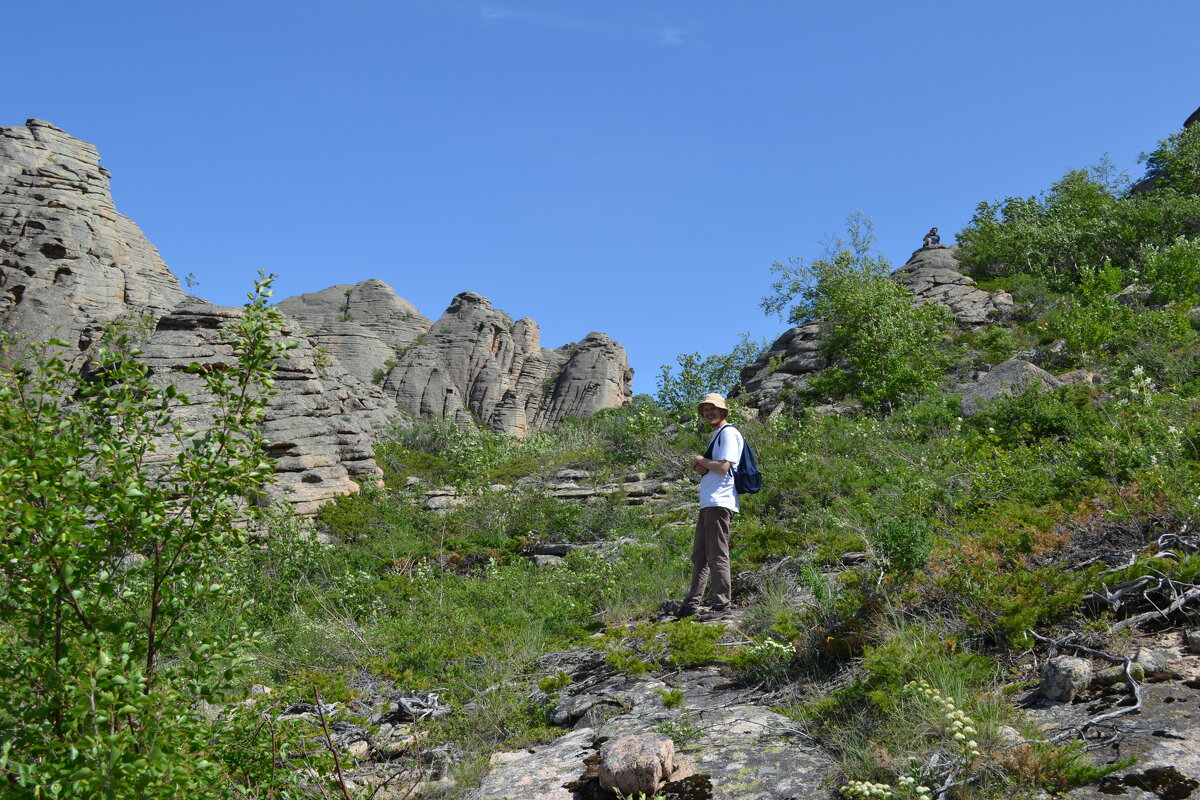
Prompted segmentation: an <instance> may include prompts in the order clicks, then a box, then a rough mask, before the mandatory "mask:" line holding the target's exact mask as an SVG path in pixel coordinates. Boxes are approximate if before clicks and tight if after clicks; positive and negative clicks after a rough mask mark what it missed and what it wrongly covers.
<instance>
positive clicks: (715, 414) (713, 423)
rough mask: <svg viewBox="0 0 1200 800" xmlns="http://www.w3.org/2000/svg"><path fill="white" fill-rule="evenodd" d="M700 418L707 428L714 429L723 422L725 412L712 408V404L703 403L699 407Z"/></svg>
mask: <svg viewBox="0 0 1200 800" xmlns="http://www.w3.org/2000/svg"><path fill="white" fill-rule="evenodd" d="M700 416H701V417H703V418H704V421H705V422H707V423H708V424H709V427H712V428H715V427H717V426H718V425H720V424H721V423H722V422H724V421H725V412H724V411H722V410H721V409H719V408H717V407H716V406H714V405H713V404H712V403H704V404H702V405H701V406H700Z"/></svg>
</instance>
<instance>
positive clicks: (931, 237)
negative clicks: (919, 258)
mask: <svg viewBox="0 0 1200 800" xmlns="http://www.w3.org/2000/svg"><path fill="white" fill-rule="evenodd" d="M941 243H942V237H941V236H938V232H937V228H930V229H929V233H927V234H925V239H924V241H923V242H922V243H921V246H922V247H931V246H933V245H935V244H941Z"/></svg>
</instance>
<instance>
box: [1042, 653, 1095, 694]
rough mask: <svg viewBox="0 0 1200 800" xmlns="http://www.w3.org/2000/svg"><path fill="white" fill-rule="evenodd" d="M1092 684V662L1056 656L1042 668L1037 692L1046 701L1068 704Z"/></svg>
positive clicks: (1072, 657)
mask: <svg viewBox="0 0 1200 800" xmlns="http://www.w3.org/2000/svg"><path fill="white" fill-rule="evenodd" d="M1091 682H1092V662H1090V661H1088V660H1087V659H1086V658H1076V657H1075V656H1058V657H1056V658H1052V659H1050V660H1049V661H1047V662H1046V665H1045V666H1044V667H1043V668H1042V683H1041V686H1040V687H1039V691H1040V692H1041V694H1042V697H1045V698H1046V699H1047V700H1061V701H1063V702H1068V703H1069V702H1070V701H1071V700H1074V699H1075V697H1076V695H1078V694H1079V693H1080V692H1082V691H1083V690H1084V689H1086V688H1087V686H1088V684H1089V683H1091Z"/></svg>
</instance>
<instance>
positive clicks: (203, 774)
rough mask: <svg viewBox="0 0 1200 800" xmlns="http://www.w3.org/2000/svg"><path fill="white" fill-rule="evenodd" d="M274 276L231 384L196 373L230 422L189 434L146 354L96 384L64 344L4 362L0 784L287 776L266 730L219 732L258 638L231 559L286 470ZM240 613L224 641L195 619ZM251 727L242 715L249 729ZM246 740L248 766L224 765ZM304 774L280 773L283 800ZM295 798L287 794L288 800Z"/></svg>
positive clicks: (100, 792)
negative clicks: (232, 744) (277, 404)
mask: <svg viewBox="0 0 1200 800" xmlns="http://www.w3.org/2000/svg"><path fill="white" fill-rule="evenodd" d="M269 295H270V290H269V279H266V278H264V279H262V280H260V281H259V282H258V283H257V284H256V286H255V291H254V293H253V294H252V295H251V300H250V303H249V304H248V305H247V306H246V308H245V310H244V312H243V315H242V317H241V318H240V319H239V320H238V321H236V322H234V323H231V324H230V325H228V326H227V327H226V328H225V331H226V333H227V335H228V336H229V337H230V340H231V341H232V343H233V346H234V350H235V352H236V354H237V361H236V363H234V364H232V365H230V368H229V369H227V370H226V369H218V368H201V367H198V366H196V365H192V368H191V369H192V371H193V372H196V373H198V374H199V375H200V376H201V377H202V379H203V381H204V384H205V389H206V390H207V392H209V393H211V395H212V396H213V397H214V398H215V403H214V404H213V406H212V407H213V408H214V409H215V413H216V419H215V421H214V424H213V426H212V427H211V428H210V429H208V430H206V431H204V432H197V431H193V430H184V429H183V428H182V426H181V425H180V423H179V421H178V417H177V416H176V415H174V414H173V411H172V409H173V408H174V407H176V406H178V405H181V404H185V403H186V402H187V401H186V398H184V397H182V396H181V395H180V394H179V393H177V392H176V390H175V388H174V387H173V386H166V387H162V386H159V385H157V384H156V383H154V382H152V381H151V379H150V377H149V375H148V374H147V370H146V367H145V366H144V365H142V364H140V363H138V362H137V361H136V360H134V358H133V356H134V355H136V352H137V351H136V349H135V348H133V347H132V346H131V345H130V344H129V342H128V341H126V340H118V341H116V342H115V343H114V344H113V346H111V347H107V348H101V349H100V350H99V351H98V352H97V353H96V354H95V357H94V362H93V363H92V364H91V366H90V368H89V370H88V371H87V373H86V375H85V374H80V373H76V372H71V371H70V370H68V368H67V364H66V363H65V361H64V360H63V357H62V356H61V355H59V353H58V351H56V350H55V349H54V348H55V347H56V346H57V347H65V345H63V344H62V343H61V342H59V343H51V345H50V347H49V349H48V350H47V352H46V353H45V355H44V356H43V357H42V358H41V360H39V361H37V362H36V363H27V364H20V363H16V362H14V361H12V360H10V358H9V356H8V353H7V352H6V353H5V357H4V359H3V363H2V364H0V431H3V436H2V437H0V529H3V530H4V531H5V535H4V537H3V539H0V606H2V607H3V609H4V621H3V623H0V661H2V662H3V663H4V664H5V665H6V668H5V670H4V671H3V672H2V673H0V692H3V695H4V697H5V701H4V703H3V706H2V707H0V738H2V739H3V740H4V745H3V749H2V750H0V775H2V776H3V780H4V781H6V783H7V785H8V786H9V788H10V790H18V791H20V792H21V793H22V795H23V796H42V797H48V796H56V795H59V796H72V797H112V798H117V797H128V798H149V797H162V798H177V797H181V796H185V795H186V796H189V797H197V798H201V797H213V798H218V797H219V798H224V797H227V796H229V794H230V793H232V792H233V788H232V787H233V785H235V784H238V785H241V786H244V787H245V786H249V787H254V786H257V785H259V783H260V782H261V781H264V780H267V777H266V776H267V775H269V774H270V773H272V772H273V771H274V757H275V750H276V749H277V747H278V741H277V740H275V739H274V738H273V737H269V736H266V735H259V736H255V735H254V734H253V730H261V726H259V728H258V729H254V727H253V722H252V721H247V720H244V719H243V720H242V721H241V722H238V721H237V719H233V720H232V721H231V720H228V719H227V720H226V721H225V722H223V723H220V725H214V724H213V723H210V722H209V720H207V719H206V718H205V717H204V716H203V715H202V714H201V713H200V711H199V708H198V703H199V701H200V700H219V699H221V698H222V696H223V694H224V693H225V692H227V691H229V690H230V688H231V687H232V685H233V682H234V680H235V679H236V677H237V674H238V672H239V671H240V669H241V668H242V667H244V666H245V665H246V663H247V660H248V651H249V647H250V645H251V644H252V643H253V642H254V640H255V638H256V637H255V634H254V633H253V632H252V631H251V630H250V628H249V626H248V624H247V620H246V616H245V613H244V612H245V610H246V609H245V606H244V605H243V603H242V602H241V599H240V598H239V597H238V596H237V594H236V593H235V591H234V590H233V588H232V586H231V583H232V577H233V576H232V574H231V571H230V569H229V567H228V563H229V561H230V559H231V557H232V556H233V554H235V553H237V552H238V551H239V549H241V547H242V545H243V533H242V526H243V523H244V522H245V521H246V519H247V517H248V516H249V517H252V516H254V514H255V513H256V512H255V508H256V506H255V503H254V500H255V499H256V498H257V497H259V496H260V493H261V491H262V488H263V486H264V484H265V482H266V481H267V480H268V479H269V478H270V476H271V475H272V465H271V464H270V462H268V461H267V460H266V459H265V458H264V456H263V450H264V448H263V441H262V435H261V433H260V430H259V427H258V424H257V423H258V422H259V420H260V419H261V418H262V410H263V406H264V404H265V402H266V399H267V397H268V396H269V395H270V394H271V391H272V389H271V375H272V363H273V361H274V359H276V358H277V357H279V356H280V355H281V354H282V350H283V349H284V347H283V345H282V344H281V343H280V341H279V340H278V338H277V333H276V331H277V326H278V324H279V315H278V312H277V311H274V310H273V309H271V308H269V307H268V306H267V298H268V297H269ZM200 607H204V608H206V609H207V610H208V611H209V612H210V613H211V612H213V611H214V610H215V609H220V610H221V611H223V616H224V624H223V626H222V627H221V628H219V629H216V630H213V629H205V628H203V627H201V626H198V625H196V624H195V616H194V613H193V610H194V609H196V608H200ZM238 719H240V718H238ZM225 736H234V737H236V738H237V739H238V740H239V742H240V745H239V749H240V750H241V754H240V755H239V756H238V759H237V760H236V761H233V760H225V761H223V760H222V754H223V753H228V752H230V751H229V750H227V749H224V745H225V744H227V743H228V740H227V739H225V738H223V737H225ZM286 782H287V776H280V777H279V783H280V785H279V786H276V787H272V790H274V789H280V790H281V791H285V792H286V787H284V786H283V784H284V783H286ZM280 796H282V795H280Z"/></svg>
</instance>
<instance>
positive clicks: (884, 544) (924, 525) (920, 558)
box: [868, 514, 933, 580]
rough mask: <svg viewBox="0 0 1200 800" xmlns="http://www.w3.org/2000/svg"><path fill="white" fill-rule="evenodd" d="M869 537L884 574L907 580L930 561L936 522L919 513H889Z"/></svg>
mask: <svg viewBox="0 0 1200 800" xmlns="http://www.w3.org/2000/svg"><path fill="white" fill-rule="evenodd" d="M868 539H869V540H870V543H871V545H872V547H873V549H874V550H875V553H876V556H877V557H878V559H879V562H880V565H881V567H882V568H883V571H884V573H885V574H887V575H891V576H893V577H895V578H897V579H899V580H905V579H907V578H909V577H911V576H912V575H913V574H915V573H917V572H920V571H921V570H923V569H924V568H925V564H926V562H928V561H929V554H930V552H931V551H932V549H933V525H932V524H931V523H930V521H929V520H927V519H924V518H922V517H920V516H918V515H915V514H899V515H895V516H888V517H886V518H884V519H882V520H880V521H879V523H878V524H877V525H876V526H875V527H874V528H873V529H872V530H871V531H870V532H869V534H868Z"/></svg>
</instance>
